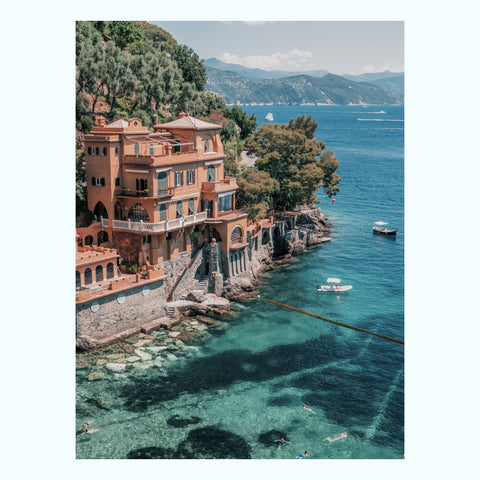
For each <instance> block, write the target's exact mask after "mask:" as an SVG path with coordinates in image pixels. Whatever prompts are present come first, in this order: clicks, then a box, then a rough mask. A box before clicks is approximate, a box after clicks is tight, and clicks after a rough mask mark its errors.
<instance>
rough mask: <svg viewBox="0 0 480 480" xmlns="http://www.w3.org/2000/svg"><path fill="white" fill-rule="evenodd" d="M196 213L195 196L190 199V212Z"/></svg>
mask: <svg viewBox="0 0 480 480" xmlns="http://www.w3.org/2000/svg"><path fill="white" fill-rule="evenodd" d="M194 213H195V202H194V200H193V198H190V199H189V200H188V214H189V215H193V214H194Z"/></svg>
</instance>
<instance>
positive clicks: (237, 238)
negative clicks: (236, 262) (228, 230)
mask: <svg viewBox="0 0 480 480" xmlns="http://www.w3.org/2000/svg"><path fill="white" fill-rule="evenodd" d="M241 240H242V229H241V228H240V227H238V226H237V227H235V228H234V229H233V230H232V234H231V235H230V241H231V242H232V243H241Z"/></svg>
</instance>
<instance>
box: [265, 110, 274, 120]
mask: <svg viewBox="0 0 480 480" xmlns="http://www.w3.org/2000/svg"><path fill="white" fill-rule="evenodd" d="M265 120H268V121H269V122H273V114H272V113H271V112H269V113H267V115H266V116H265Z"/></svg>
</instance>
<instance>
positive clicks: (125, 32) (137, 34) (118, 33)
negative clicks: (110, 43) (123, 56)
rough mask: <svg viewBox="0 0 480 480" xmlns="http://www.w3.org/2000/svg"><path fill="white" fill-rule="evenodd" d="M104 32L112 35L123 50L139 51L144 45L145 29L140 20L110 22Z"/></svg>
mask: <svg viewBox="0 0 480 480" xmlns="http://www.w3.org/2000/svg"><path fill="white" fill-rule="evenodd" d="M104 33H106V34H107V35H109V36H110V37H112V38H113V40H115V45H116V46H117V47H119V48H120V49H121V50H127V51H129V52H131V53H138V52H139V51H140V50H141V49H142V47H143V30H142V28H141V27H140V24H139V23H138V22H131V21H123V20H122V21H119V22H108V24H107V25H105V28H104Z"/></svg>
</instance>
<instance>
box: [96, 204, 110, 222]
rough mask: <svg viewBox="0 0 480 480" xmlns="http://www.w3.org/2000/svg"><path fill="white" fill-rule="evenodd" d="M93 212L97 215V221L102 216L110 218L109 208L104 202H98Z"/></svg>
mask: <svg viewBox="0 0 480 480" xmlns="http://www.w3.org/2000/svg"><path fill="white" fill-rule="evenodd" d="M93 214H94V215H95V217H96V221H97V222H99V221H100V217H103V218H108V212H107V209H106V208H105V205H104V204H103V203H102V202H98V203H97V204H96V205H95V208H94V210H93Z"/></svg>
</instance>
